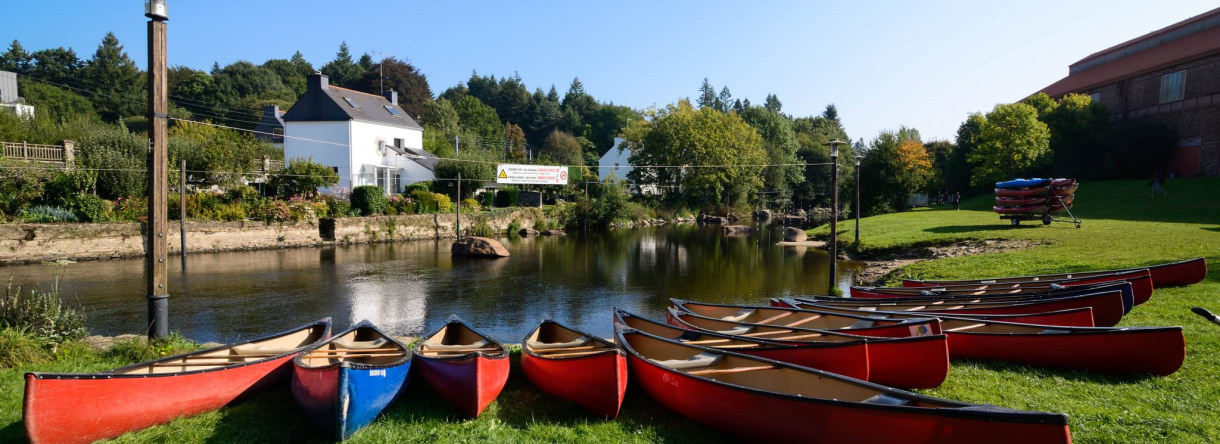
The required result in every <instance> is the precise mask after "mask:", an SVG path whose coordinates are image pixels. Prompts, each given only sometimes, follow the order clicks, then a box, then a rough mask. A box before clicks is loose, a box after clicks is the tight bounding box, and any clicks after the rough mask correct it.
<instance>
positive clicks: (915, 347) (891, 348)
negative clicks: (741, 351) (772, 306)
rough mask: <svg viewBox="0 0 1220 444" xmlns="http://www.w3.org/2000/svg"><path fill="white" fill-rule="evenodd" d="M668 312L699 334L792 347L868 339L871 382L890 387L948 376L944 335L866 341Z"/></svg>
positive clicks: (928, 383)
mask: <svg viewBox="0 0 1220 444" xmlns="http://www.w3.org/2000/svg"><path fill="white" fill-rule="evenodd" d="M669 312H670V319H671V320H672V321H673V322H675V324H676V325H677V326H678V327H681V328H689V329H693V330H697V331H700V332H703V331H708V332H712V333H718V334H730V335H733V336H741V335H753V336H745V337H748V338H760V337H765V338H767V340H769V341H778V342H782V343H789V344H800V343H805V342H825V341H828V340H830V341H840V340H842V339H841V338H836V337H835V336H847V337H849V338H852V339H867V340H868V375H869V380H870V381H873V382H876V383H878V384H884V385H888V386H891V387H902V388H933V387H937V386H940V384H941V383H942V382H945V377H946V376H948V375H949V345H948V343H947V341H946V340H945V335H932V334H928V335H926V336H911V337H905V338H877V337H869V338H865V337H863V336H854V335H843V334H841V333H835V332H833V331H821V330H810V329H804V328H799V327H775V326H770V325H761V324H743V323H739V322H729V321H722V320H719V319H711V318H702V317H699V316H698V315H692V314H689V313H677V312H675V310H674V309H673V308H670V309H669Z"/></svg>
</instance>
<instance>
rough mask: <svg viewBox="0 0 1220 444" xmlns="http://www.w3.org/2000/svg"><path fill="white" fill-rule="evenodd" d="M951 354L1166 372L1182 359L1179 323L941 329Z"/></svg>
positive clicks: (1101, 369) (1073, 366)
mask: <svg viewBox="0 0 1220 444" xmlns="http://www.w3.org/2000/svg"><path fill="white" fill-rule="evenodd" d="M946 334H947V335H948V336H949V354H950V355H951V356H953V357H954V358H971V359H987V360H999V361H1008V362H1016V363H1021V364H1031V365H1040V366H1047V367H1058V368H1067V369H1073V370H1085V371H1093V372H1105V373H1151V374H1154V375H1161V376H1164V375H1169V374H1172V373H1173V372H1176V371H1177V370H1178V369H1179V368H1181V367H1182V362H1183V361H1184V360H1185V359H1186V340H1185V338H1184V337H1183V335H1182V329H1181V327H1150V328H1129V329H1127V328H1124V329H1098V331H1096V332H1090V333H1062V334H992V333H967V332H946Z"/></svg>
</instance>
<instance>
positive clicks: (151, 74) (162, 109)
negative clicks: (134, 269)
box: [144, 0, 185, 339]
mask: <svg viewBox="0 0 1220 444" xmlns="http://www.w3.org/2000/svg"><path fill="white" fill-rule="evenodd" d="M144 15H145V16H147V17H148V18H149V20H148V122H149V126H148V138H149V142H150V144H151V145H152V149H151V150H149V151H148V194H147V196H148V229H147V230H146V231H145V233H146V234H145V236H144V279H145V284H146V289H147V293H145V297H146V298H147V300H148V338H149V339H161V338H164V337H166V336H168V335H169V284H168V279H167V277H168V276H167V275H168V272H167V269H166V267H167V264H166V256H167V255H168V253H169V251H168V250H169V247H168V246H167V245H166V240H167V239H166V237H167V231H168V230H166V228H169V227H168V225H169V220H168V219H169V218H168V214H166V213H167V210H168V207H169V149H168V148H167V145H168V140H167V139H166V135H167V130H168V126H169V122H168V120H169V119H168V118H169V115H168V114H167V113H168V110H169V102H168V91H169V83H168V81H167V77H166V71H167V64H168V62H167V60H168V59H167V56H166V32H165V21H166V20H169V6H168V5H166V4H165V0H146V1H145V2H144ZM183 191H185V190H183Z"/></svg>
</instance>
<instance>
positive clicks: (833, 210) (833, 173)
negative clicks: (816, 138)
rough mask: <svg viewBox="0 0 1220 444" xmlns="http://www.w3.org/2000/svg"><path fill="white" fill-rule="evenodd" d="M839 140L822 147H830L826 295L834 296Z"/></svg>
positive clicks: (837, 225)
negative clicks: (828, 264) (827, 278)
mask: <svg viewBox="0 0 1220 444" xmlns="http://www.w3.org/2000/svg"><path fill="white" fill-rule="evenodd" d="M846 143H847V142H843V141H841V140H839V139H830V141H829V142H826V143H825V144H824V145H829V146H830V277H829V279H830V282H829V284H828V285H829V287H828V288H827V294H831V295H833V294H835V290H836V285H835V283H836V282H837V281H838V280H839V279H838V274H837V273H836V272H837V271H838V267H837V266H836V265H837V264H836V262H838V260H839V145H844V144H846Z"/></svg>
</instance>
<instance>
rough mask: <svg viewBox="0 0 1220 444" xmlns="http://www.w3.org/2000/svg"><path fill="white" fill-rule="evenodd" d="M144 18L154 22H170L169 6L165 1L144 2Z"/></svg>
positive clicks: (148, 0)
mask: <svg viewBox="0 0 1220 444" xmlns="http://www.w3.org/2000/svg"><path fill="white" fill-rule="evenodd" d="M144 16H145V17H148V18H150V19H153V20H161V21H165V20H169V5H167V4H165V0H144Z"/></svg>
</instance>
